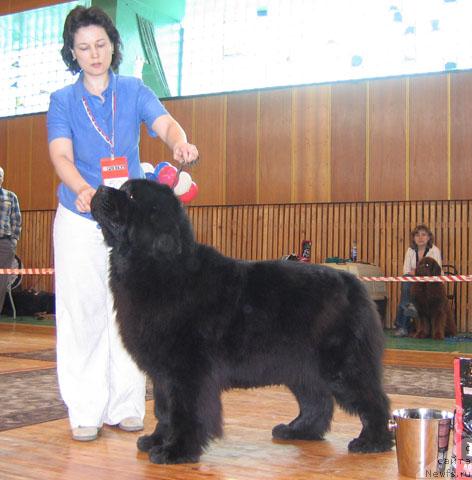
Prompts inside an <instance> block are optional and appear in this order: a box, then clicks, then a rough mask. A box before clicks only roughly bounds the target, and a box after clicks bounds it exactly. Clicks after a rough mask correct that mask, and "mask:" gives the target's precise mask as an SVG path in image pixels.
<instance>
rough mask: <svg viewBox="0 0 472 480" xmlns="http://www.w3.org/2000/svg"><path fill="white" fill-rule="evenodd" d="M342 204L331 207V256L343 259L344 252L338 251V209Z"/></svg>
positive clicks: (339, 224)
mask: <svg viewBox="0 0 472 480" xmlns="http://www.w3.org/2000/svg"><path fill="white" fill-rule="evenodd" d="M341 205H342V204H339V203H335V204H334V205H333V227H332V228H333V256H335V257H341V258H343V257H344V252H342V251H341V249H340V245H339V243H340V240H339V237H340V232H339V229H340V227H341V222H340V221H339V216H340V209H341V208H342V207H341Z"/></svg>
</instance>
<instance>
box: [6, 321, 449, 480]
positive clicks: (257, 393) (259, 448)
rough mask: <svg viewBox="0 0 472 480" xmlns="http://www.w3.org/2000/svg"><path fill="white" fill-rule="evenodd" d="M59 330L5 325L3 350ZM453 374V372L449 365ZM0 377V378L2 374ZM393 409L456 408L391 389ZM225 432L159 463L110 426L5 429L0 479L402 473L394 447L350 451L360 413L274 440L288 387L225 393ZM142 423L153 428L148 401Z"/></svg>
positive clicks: (18, 366)
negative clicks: (323, 430)
mask: <svg viewBox="0 0 472 480" xmlns="http://www.w3.org/2000/svg"><path fill="white" fill-rule="evenodd" d="M54 345H55V336H54V329H53V328H48V327H19V326H16V327H14V326H11V325H0V353H4V352H20V351H22V352H28V351H37V350H44V349H48V348H54ZM454 356H456V355H454V354H445V355H439V356H438V355H435V354H433V353H429V352H407V353H406V354H405V355H404V354H402V353H401V352H399V351H396V352H393V351H387V352H386V356H385V362H386V363H395V364H397V365H399V364H404V365H414V364H418V365H420V364H421V365H423V364H429V365H430V366H431V365H434V366H436V367H438V366H446V367H452V358H453V357H454ZM50 366H51V363H50V362H42V361H38V360H20V359H14V358H9V357H0V374H1V373H5V372H13V371H24V370H32V369H40V368H47V367H50ZM451 374H452V371H451ZM0 381H1V377H0ZM391 401H392V408H400V407H410V408H414V407H431V408H441V409H447V410H453V408H454V401H453V400H451V399H434V398H420V397H412V396H401V395H392V396H391ZM223 405H224V411H225V436H224V438H223V439H222V440H219V441H217V442H214V443H212V444H211V445H210V447H209V449H208V450H207V452H206V453H205V455H203V456H202V458H201V461H200V463H198V464H191V465H190V464H189V465H178V466H175V465H172V466H160V465H153V464H151V463H149V461H148V459H147V455H145V454H143V453H139V452H138V451H137V449H136V445H135V443H136V439H137V437H138V436H139V434H138V433H126V432H122V431H120V430H118V429H116V428H111V427H105V428H104V429H103V430H102V432H101V435H100V437H99V439H98V440H97V441H95V442H89V443H80V442H75V441H73V440H72V439H71V437H70V432H69V425H68V421H67V419H63V420H56V421H52V422H48V423H43V424H39V425H33V426H30V427H23V428H17V429H13V430H7V431H4V432H0V479H2V480H23V479H25V480H26V479H27V480H30V479H35V480H36V479H37V480H43V479H44V480H54V479H60V480H82V479H83V480H89V479H92V478H93V479H100V480H101V479H110V480H128V479H129V480H141V479H160V480H171V479H172V480H182V479H186V480H201V479H208V480H210V479H211V480H219V479H221V480H223V479H224V480H230V479H231V480H239V479H247V480H249V479H250V480H256V479H276V480H282V479H292V480H297V479H300V480H301V479H309V478H313V479H326V480H327V479H330V480H337V479H352V480H357V479H359V480H360V479H362V480H368V479H372V480H379V479H388V480H391V479H401V478H406V477H402V476H400V475H399V474H398V473H397V464H396V456H395V455H396V454H395V451H392V452H388V453H383V454H369V455H360V454H348V452H347V444H348V442H349V440H351V439H352V438H354V437H355V436H357V435H358V433H359V431H360V423H359V420H358V419H357V418H355V417H350V416H348V415H346V414H345V413H343V412H342V411H339V410H337V411H336V412H335V417H334V422H333V425H332V429H331V432H330V433H329V434H328V435H327V437H326V441H323V442H302V441H299V442H276V441H274V440H272V437H271V429H272V427H273V426H274V425H275V424H277V423H280V422H286V421H290V420H291V419H292V418H293V417H294V416H295V415H296V414H297V407H296V404H295V401H294V400H293V397H292V396H291V394H290V393H288V392H287V391H286V390H285V389H283V388H266V389H257V390H251V391H245V390H233V391H231V392H228V393H226V394H225V395H224V396H223ZM147 410H148V411H147V414H146V418H145V430H146V431H148V432H149V431H151V430H152V429H153V428H154V419H153V416H152V413H151V412H152V405H151V402H148V405H147Z"/></svg>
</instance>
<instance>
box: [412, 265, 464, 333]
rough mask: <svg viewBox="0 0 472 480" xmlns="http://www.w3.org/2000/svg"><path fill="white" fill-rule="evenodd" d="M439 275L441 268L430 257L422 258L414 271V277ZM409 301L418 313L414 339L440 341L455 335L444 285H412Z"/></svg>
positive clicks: (428, 283) (452, 317)
mask: <svg viewBox="0 0 472 480" xmlns="http://www.w3.org/2000/svg"><path fill="white" fill-rule="evenodd" d="M441 274H442V273H441V267H440V266H439V264H438V262H436V260H434V258H431V257H423V258H422V259H421V260H420V262H419V264H418V267H417V269H416V275H418V276H421V277H423V276H425V277H426V276H427V277H430V276H436V275H441ZM411 300H412V302H413V304H414V305H415V307H416V309H417V311H418V318H417V319H416V333H415V337H416V338H426V337H432V338H434V339H435V340H442V339H443V338H444V337H445V336H454V335H455V334H456V324H455V321H454V316H453V314H452V311H451V308H450V306H449V301H448V298H447V295H446V287H445V286H444V283H442V282H427V283H419V282H417V283H414V284H413V285H412V286H411Z"/></svg>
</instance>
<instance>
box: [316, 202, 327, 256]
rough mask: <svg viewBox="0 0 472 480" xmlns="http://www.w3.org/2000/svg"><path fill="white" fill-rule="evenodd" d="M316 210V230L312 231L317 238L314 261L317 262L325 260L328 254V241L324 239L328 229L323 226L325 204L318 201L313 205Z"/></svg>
mask: <svg viewBox="0 0 472 480" xmlns="http://www.w3.org/2000/svg"><path fill="white" fill-rule="evenodd" d="M312 209H313V211H314V215H312V218H314V220H315V221H316V223H314V228H315V230H314V232H313V233H312V237H313V238H314V239H315V240H316V242H315V258H314V259H313V261H315V262H320V263H322V262H324V261H325V259H326V257H327V255H326V243H325V242H324V241H323V235H324V233H325V232H326V229H324V228H323V226H324V225H323V210H324V208H323V204H320V203H317V204H315V205H314V206H313V207H312Z"/></svg>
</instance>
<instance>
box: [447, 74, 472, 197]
mask: <svg viewBox="0 0 472 480" xmlns="http://www.w3.org/2000/svg"><path fill="white" fill-rule="evenodd" d="M450 78H451V198H452V199H469V198H471V195H472V188H471V182H470V169H471V162H470V159H471V158H472V143H471V142H470V132H471V131H472V119H471V115H470V110H471V105H472V82H471V74H470V72H467V73H465V72H457V73H454V74H451V76H450Z"/></svg>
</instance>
